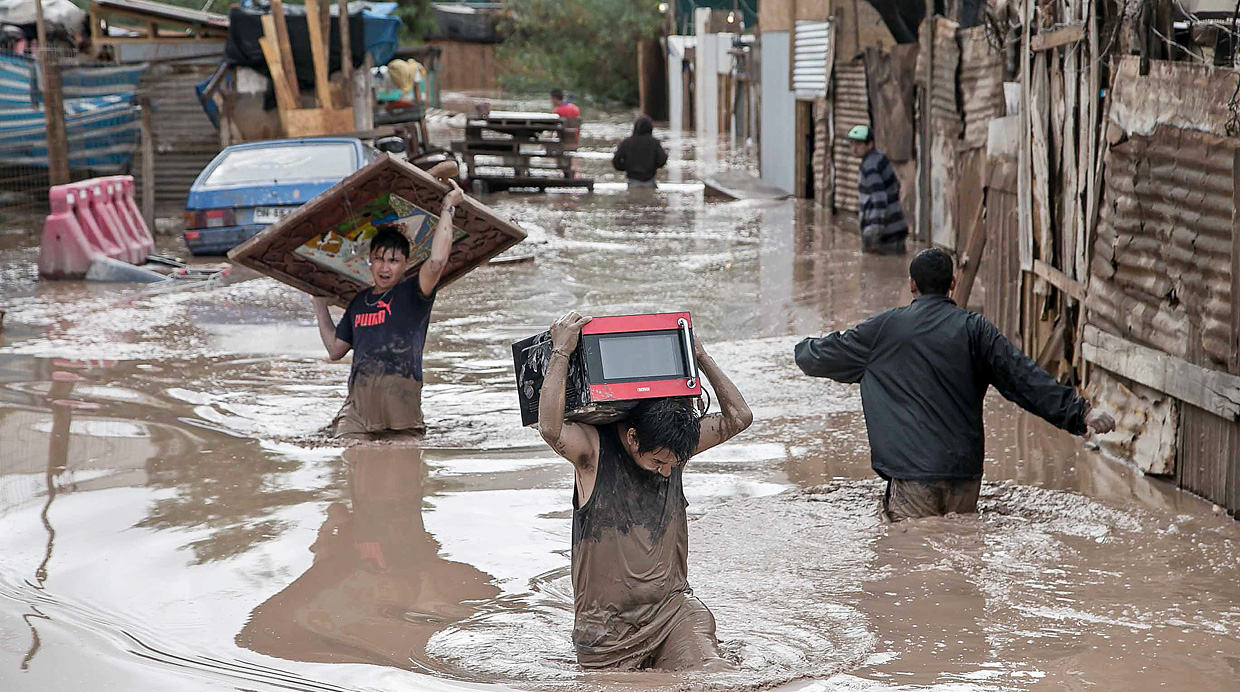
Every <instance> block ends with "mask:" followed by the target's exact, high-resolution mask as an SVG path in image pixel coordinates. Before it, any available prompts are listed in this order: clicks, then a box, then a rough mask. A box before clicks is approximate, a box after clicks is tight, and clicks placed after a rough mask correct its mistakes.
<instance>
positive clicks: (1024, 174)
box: [1016, 0, 1033, 353]
mask: <svg viewBox="0 0 1240 692" xmlns="http://www.w3.org/2000/svg"><path fill="white" fill-rule="evenodd" d="M1021 18H1022V21H1021V24H1022V29H1021V35H1020V121H1021V127H1020V151H1019V155H1018V160H1017V185H1016V192H1017V202H1018V212H1019V222H1018V228H1019V233H1020V236H1019V238H1020V246H1019V247H1020V268H1021V273H1020V284H1019V286H1020V292H1021V301H1020V303H1021V316H1020V325H1021V328H1020V332H1021V341H1022V342H1023V346H1024V351H1025V353H1029V352H1030V351H1032V349H1033V316H1032V315H1031V314H1030V313H1031V312H1032V309H1031V307H1032V306H1031V303H1030V301H1029V294H1030V292H1029V291H1027V290H1025V280H1026V277H1027V276H1028V273H1027V272H1030V271H1033V175H1032V162H1031V158H1032V156H1031V152H1030V150H1031V148H1032V146H1033V139H1032V134H1031V132H1030V128H1031V127H1032V126H1033V120H1032V119H1031V116H1030V114H1029V110H1030V107H1029V104H1030V101H1031V100H1032V99H1030V95H1029V81H1030V79H1031V71H1030V66H1029V53H1030V48H1029V44H1030V36H1029V35H1030V33H1031V32H1032V31H1033V0H1024V3H1023V5H1022V8H1021Z"/></svg>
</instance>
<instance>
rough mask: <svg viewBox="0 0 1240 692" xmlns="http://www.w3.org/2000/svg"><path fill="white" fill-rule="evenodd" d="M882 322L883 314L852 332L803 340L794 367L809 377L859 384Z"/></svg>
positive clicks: (863, 323)
mask: <svg viewBox="0 0 1240 692" xmlns="http://www.w3.org/2000/svg"><path fill="white" fill-rule="evenodd" d="M883 319H885V317H884V316H883V315H877V316H875V317H871V318H870V319H868V320H866V321H865V322H862V323H861V324H859V325H857V326H856V327H853V328H852V329H849V330H846V331H842V332H835V333H833V334H827V335H826V336H823V337H818V338H814V337H810V338H808V339H804V340H802V341H801V343H799V344H797V346H796V350H795V356H796V362H797V367H799V368H801V372H803V373H805V374H806V375H809V376H811V377H828V378H830V379H833V380H835V381H837V382H847V383H849V384H855V383H857V382H860V381H861V378H862V377H864V376H865V369H866V366H868V365H869V363H870V353H871V352H872V351H873V350H874V340H875V338H876V336H877V334H878V330H879V328H880V325H881V322H880V320H883Z"/></svg>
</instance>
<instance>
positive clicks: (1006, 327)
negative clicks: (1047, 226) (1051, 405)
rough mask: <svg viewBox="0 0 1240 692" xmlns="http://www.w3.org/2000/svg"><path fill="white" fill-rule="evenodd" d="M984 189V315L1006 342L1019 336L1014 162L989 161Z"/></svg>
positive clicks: (981, 275) (981, 271) (981, 272)
mask: <svg viewBox="0 0 1240 692" xmlns="http://www.w3.org/2000/svg"><path fill="white" fill-rule="evenodd" d="M989 178H990V179H989V181H988V182H987V188H986V219H985V224H986V249H985V251H984V252H983V253H982V258H981V265H980V266H979V270H978V281H979V282H980V283H981V285H982V288H983V290H984V296H983V301H982V305H983V306H984V307H983V312H984V314H985V315H986V318H987V319H989V320H990V321H991V323H993V324H994V325H995V326H996V327H998V328H999V331H1000V332H1003V335H1004V336H1006V337H1007V338H1008V341H1011V342H1012V343H1015V344H1019V343H1020V341H1021V339H1020V281H1021V273H1020V213H1019V211H1018V203H1017V198H1016V166H1015V164H1014V163H1009V164H1003V163H999V162H997V161H992V162H991V163H990V171H989Z"/></svg>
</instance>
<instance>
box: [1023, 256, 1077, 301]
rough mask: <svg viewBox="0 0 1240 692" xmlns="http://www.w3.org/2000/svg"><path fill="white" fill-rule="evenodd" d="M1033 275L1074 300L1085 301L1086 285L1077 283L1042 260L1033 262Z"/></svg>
mask: <svg viewBox="0 0 1240 692" xmlns="http://www.w3.org/2000/svg"><path fill="white" fill-rule="evenodd" d="M1033 274H1034V276H1037V277H1038V278H1039V279H1045V280H1046V282H1047V283H1049V284H1050V285H1052V286H1054V287H1055V288H1058V289H1059V290H1061V291H1063V292H1064V293H1066V294H1068V295H1070V296H1072V297H1073V298H1076V299H1077V300H1085V284H1083V283H1081V282H1079V281H1076V280H1075V279H1073V278H1071V277H1069V276H1068V275H1067V274H1064V273H1063V272H1061V271H1059V270H1058V269H1056V268H1055V267H1052V266H1051V265H1049V264H1047V263H1046V262H1043V261H1042V260H1040V259H1035V260H1034V261H1033Z"/></svg>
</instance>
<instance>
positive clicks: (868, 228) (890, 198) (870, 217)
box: [848, 125, 908, 255]
mask: <svg viewBox="0 0 1240 692" xmlns="http://www.w3.org/2000/svg"><path fill="white" fill-rule="evenodd" d="M848 139H850V140H852V150H853V154H855V155H856V156H859V157H861V176H860V178H859V182H858V200H857V206H858V208H859V210H860V215H859V221H860V225H861V250H862V252H874V253H878V254H883V255H901V254H904V239H905V238H906V237H908V221H906V220H905V219H904V208H903V207H901V206H900V180H899V178H897V177H896V171H895V169H894V168H892V167H891V160H890V159H888V158H887V155H886V154H884V153H883V152H881V151H879V150H878V148H877V147H875V146H874V131H873V130H871V129H870V127H869V126H868V125H858V126H856V127H854V128H853V129H851V130H849V131H848Z"/></svg>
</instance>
